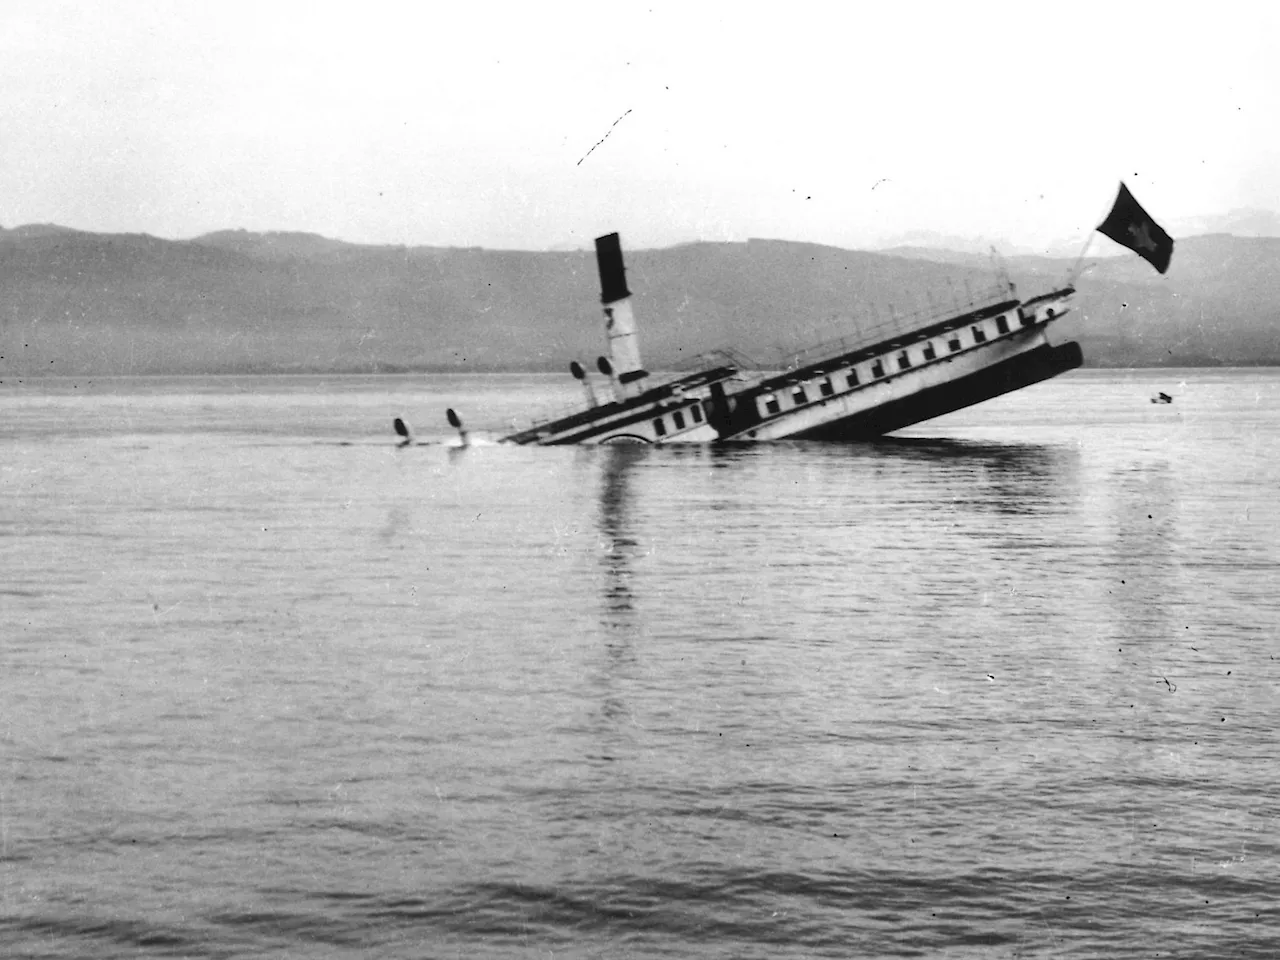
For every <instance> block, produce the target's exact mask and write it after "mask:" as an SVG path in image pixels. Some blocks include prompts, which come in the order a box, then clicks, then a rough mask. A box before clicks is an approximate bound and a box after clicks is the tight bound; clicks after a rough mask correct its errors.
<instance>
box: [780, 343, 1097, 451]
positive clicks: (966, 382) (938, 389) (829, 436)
mask: <svg viewBox="0 0 1280 960" xmlns="http://www.w3.org/2000/svg"><path fill="white" fill-rule="evenodd" d="M1083 362H1084V356H1083V354H1082V353H1081V350H1080V345H1079V344H1078V343H1075V342H1068V343H1064V344H1061V345H1059V346H1053V345H1050V344H1048V343H1045V344H1042V345H1041V346H1038V347H1036V348H1034V349H1032V350H1029V351H1027V352H1025V353H1020V354H1016V355H1015V356H1012V357H1010V358H1008V359H1006V360H1002V361H1000V362H999V363H996V364H993V365H991V366H988V367H984V368H983V369H981V370H978V371H975V372H974V373H971V374H968V375H967V376H963V377H959V378H957V379H954V380H948V381H946V382H944V383H941V384H937V385H935V386H930V387H925V388H924V389H921V390H918V391H916V392H914V393H911V394H908V395H906V396H903V397H899V398H896V399H893V400H889V401H887V402H885V403H882V404H878V405H876V406H874V407H872V408H870V409H867V410H863V411H860V412H858V413H855V414H853V415H851V416H848V417H844V418H842V419H839V420H834V421H830V422H827V423H823V424H820V425H818V426H815V427H812V428H810V429H806V430H800V431H796V432H794V433H790V434H788V435H787V436H788V437H789V438H790V439H796V440H827V441H850V440H869V439H872V438H875V437H880V436H883V435H884V434H886V433H892V432H893V431H894V430H901V429H903V428H904V427H909V426H911V425H912V424H916V423H920V422H922V421H925V420H932V419H933V418H935V417H940V416H942V415H943V414H947V413H954V412H955V411H956V410H962V409H964V408H965V407H970V406H973V405H974V404H976V403H982V402H983V401H985V400H990V399H992V398H994V397H999V396H1002V395H1003V394H1006V393H1012V392H1013V391H1015V390H1021V389H1022V388H1023V387H1028V386H1031V385H1032V384H1034V383H1039V382H1041V381H1042V380H1048V379H1050V378H1052V377H1056V376H1058V375H1059V374H1062V373H1066V372H1067V371H1068V370H1074V369H1076V368H1077V367H1079V366H1080V365H1081V364H1082V363H1083Z"/></svg>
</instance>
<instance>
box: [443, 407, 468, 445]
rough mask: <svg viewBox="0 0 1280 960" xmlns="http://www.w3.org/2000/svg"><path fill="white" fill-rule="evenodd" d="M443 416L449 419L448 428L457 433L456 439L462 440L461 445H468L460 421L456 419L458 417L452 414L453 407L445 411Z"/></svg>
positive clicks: (465, 432) (465, 433)
mask: <svg viewBox="0 0 1280 960" xmlns="http://www.w3.org/2000/svg"><path fill="white" fill-rule="evenodd" d="M445 416H446V417H448V418H449V426H451V427H453V429H455V430H457V431H458V437H459V438H460V439H461V440H462V445H463V446H464V447H465V446H467V445H468V440H467V431H466V430H465V429H464V428H463V426H462V421H461V420H459V419H458V415H457V414H456V413H454V412H453V407H450V408H449V409H448V410H446V411H445Z"/></svg>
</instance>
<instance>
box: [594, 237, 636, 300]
mask: <svg viewBox="0 0 1280 960" xmlns="http://www.w3.org/2000/svg"><path fill="white" fill-rule="evenodd" d="M596 266H597V267H599V269H600V302H601V303H615V302H617V301H618V300H625V299H626V298H627V297H629V296H631V291H630V290H628V289H627V271H626V268H625V267H624V266H623V265H622V241H621V239H619V237H618V235H617V234H616V233H611V234H609V235H608V236H604V237H597V238H596Z"/></svg>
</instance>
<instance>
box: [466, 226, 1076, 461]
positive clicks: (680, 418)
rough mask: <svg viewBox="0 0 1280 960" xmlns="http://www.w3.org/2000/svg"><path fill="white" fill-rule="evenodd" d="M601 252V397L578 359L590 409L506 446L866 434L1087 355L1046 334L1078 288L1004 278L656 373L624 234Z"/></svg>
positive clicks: (541, 425)
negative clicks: (935, 304)
mask: <svg viewBox="0 0 1280 960" xmlns="http://www.w3.org/2000/svg"><path fill="white" fill-rule="evenodd" d="M596 261H597V266H598V268H599V273H600V285H601V303H602V309H603V313H604V320H605V332H606V335H607V337H608V342H609V357H607V358H605V357H601V358H600V359H599V361H598V369H599V371H600V373H601V374H602V375H604V376H606V377H607V378H608V379H609V390H608V393H609V397H608V398H607V399H606V400H604V401H603V402H602V401H601V400H600V398H599V397H598V395H597V393H596V391H595V389H594V388H593V387H592V386H591V384H590V382H589V380H588V378H587V376H586V374H585V372H584V371H583V370H582V368H581V367H580V366H579V365H578V364H577V363H576V362H575V363H573V364H572V366H571V369H572V372H573V374H574V376H575V377H576V378H577V379H578V380H580V381H581V382H582V383H583V384H584V387H585V389H586V395H587V403H586V404H585V406H584V407H583V408H581V409H578V410H575V411H573V412H570V413H565V414H561V415H559V416H553V417H547V418H545V419H542V420H540V421H536V422H534V423H532V424H531V425H529V426H527V427H523V428H521V429H518V430H514V431H513V432H511V433H509V434H508V435H506V436H504V437H502V438H501V440H502V442H505V443H515V444H522V445H523V444H539V445H557V444H592V443H628V442H629V443H711V442H717V441H721V442H762V441H768V440H783V439H801V440H834V441H849V440H865V439H869V438H873V437H877V436H881V435H883V434H886V433H890V432H892V431H894V430H900V429H902V428H903V427H907V426H910V425H912V424H915V423H919V422H921V421H924V420H930V419H932V418H934V417H938V416H941V415H943V414H945V413H950V412H952V411H954V410H959V409H961V408H963V407H967V406H970V405H972V404H975V403H980V402H982V401H983V400H989V399H991V398H992V397H997V396H1000V395H1001V394H1005V393H1009V392H1011V391H1013V390H1018V389H1021V388H1022V387H1026V386H1029V385H1031V384H1033V383H1038V382H1040V381H1042V380H1047V379H1048V378H1050V377H1054V376H1057V375H1058V374H1060V373H1063V372H1065V371H1067V370H1071V369H1073V368H1075V367H1078V366H1080V364H1081V363H1082V360H1083V357H1082V354H1081V351H1080V347H1079V345H1078V344H1076V343H1072V342H1067V343H1063V344H1060V345H1057V346H1055V345H1053V344H1051V343H1050V342H1049V339H1048V336H1047V329H1048V327H1049V325H1050V324H1052V323H1053V322H1054V321H1055V320H1058V319H1059V318H1061V317H1062V316H1063V315H1065V314H1066V313H1067V311H1068V310H1069V309H1070V301H1071V297H1072V295H1073V294H1074V293H1075V290H1074V289H1073V287H1072V286H1070V285H1065V286H1063V287H1061V288H1060V289H1057V290H1054V291H1051V292H1049V293H1045V294H1043V295H1040V296H1037V297H1033V298H1031V299H1027V300H1022V299H1019V298H1018V296H1017V292H1016V289H1015V287H1014V286H1013V284H1012V283H1010V282H1008V281H1007V280H1004V281H1002V282H1001V283H1000V285H999V286H998V287H997V288H996V289H995V290H994V291H992V292H991V293H990V294H989V295H988V296H985V297H979V298H977V299H971V300H970V301H969V302H968V303H966V304H965V305H963V306H959V305H957V307H956V309H954V310H952V311H950V312H938V313H933V314H930V315H925V316H923V317H915V318H908V319H899V318H896V317H895V318H893V319H892V320H891V321H890V322H887V323H886V324H884V325H882V326H881V327H879V328H876V329H872V330H869V331H867V332H866V333H864V334H862V335H859V336H854V337H846V338H844V339H842V340H840V341H836V342H833V343H828V344H822V345H819V346H817V347H814V348H811V349H809V350H806V351H804V352H803V353H802V354H799V355H797V356H796V357H793V358H792V360H791V361H790V362H789V363H787V364H786V369H785V370H783V371H782V372H778V373H761V372H757V371H754V370H752V369H750V367H749V366H748V365H747V364H745V363H743V362H741V361H740V360H739V359H738V358H737V357H736V355H735V354H733V353H732V352H731V351H725V352H724V353H723V354H721V355H718V356H717V357H716V358H715V359H714V360H708V362H706V363H705V364H703V365H701V366H700V367H699V368H698V369H696V370H694V371H693V372H689V373H683V374H678V375H674V376H670V377H666V378H658V377H654V376H651V375H650V374H649V372H648V371H647V370H645V368H644V365H643V364H642V362H641V359H640V346H639V337H638V333H637V328H636V321H635V315H634V313H633V310H632V307H631V291H630V290H629V289H628V288H627V282H626V271H625V267H624V265H623V258H622V248H621V242H620V240H619V237H618V234H616V233H612V234H609V235H607V236H604V237H600V238H598V239H597V240H596ZM449 413H450V422H451V423H454V426H455V427H458V426H459V424H458V423H456V422H455V421H457V419H458V418H457V416H456V414H454V412H453V411H452V410H451V411H449ZM459 429H460V428H459Z"/></svg>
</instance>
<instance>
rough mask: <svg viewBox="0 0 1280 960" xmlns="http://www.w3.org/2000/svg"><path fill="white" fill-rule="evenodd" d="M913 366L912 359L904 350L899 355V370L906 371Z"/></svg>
mask: <svg viewBox="0 0 1280 960" xmlns="http://www.w3.org/2000/svg"><path fill="white" fill-rule="evenodd" d="M910 366H911V358H910V357H909V356H907V351H905V350H903V351H902V352H901V353H900V354H898V369H899V370H906V369H908V368H909V367H910Z"/></svg>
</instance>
